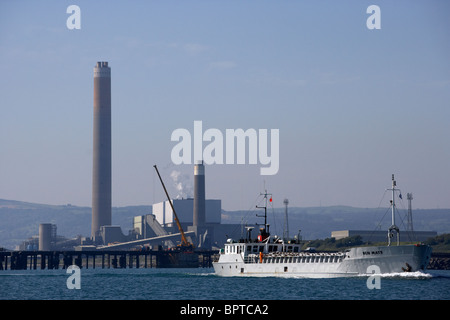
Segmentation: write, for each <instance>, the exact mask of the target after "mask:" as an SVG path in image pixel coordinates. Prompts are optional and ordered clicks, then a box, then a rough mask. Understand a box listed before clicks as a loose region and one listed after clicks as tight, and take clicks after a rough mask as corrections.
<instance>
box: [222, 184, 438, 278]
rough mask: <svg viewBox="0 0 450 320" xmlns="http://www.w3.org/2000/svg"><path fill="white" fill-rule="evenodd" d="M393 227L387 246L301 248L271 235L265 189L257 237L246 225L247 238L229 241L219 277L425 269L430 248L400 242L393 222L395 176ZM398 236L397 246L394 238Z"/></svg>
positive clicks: (315, 275) (295, 242)
mask: <svg viewBox="0 0 450 320" xmlns="http://www.w3.org/2000/svg"><path fill="white" fill-rule="evenodd" d="M387 190H390V191H392V200H391V207H392V225H391V226H390V227H389V229H388V232H387V242H388V243H387V245H383V246H361V247H354V248H350V249H346V250H343V251H340V252H315V250H311V249H307V250H302V247H303V244H301V243H300V240H299V239H293V240H284V239H280V238H278V237H273V236H271V235H270V233H269V230H268V229H269V226H268V224H267V198H268V197H267V191H266V192H265V194H264V198H265V202H266V204H265V207H262V208H264V209H265V210H264V217H265V219H264V224H263V225H262V226H263V227H262V228H260V230H259V235H258V237H257V239H252V237H251V231H252V229H253V227H246V228H247V237H246V239H240V240H238V241H235V240H233V239H228V240H227V242H226V243H225V245H224V247H223V248H222V249H221V250H220V255H219V259H218V261H216V262H213V267H214V272H215V274H216V275H219V276H243V277H248V276H287V277H289V276H292V277H306V278H333V277H348V276H359V275H372V274H374V273H376V274H389V273H401V272H415V271H421V270H425V269H426V267H427V265H428V263H429V260H430V258H431V251H432V250H431V247H430V246H428V245H423V244H411V245H400V243H399V239H400V237H399V234H400V231H399V228H398V227H397V226H396V224H395V193H396V192H397V191H398V190H399V189H397V188H396V181H395V180H394V175H392V188H391V189H387ZM394 236H396V237H397V244H396V245H393V244H392V240H393V238H394Z"/></svg>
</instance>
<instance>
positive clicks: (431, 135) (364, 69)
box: [0, 0, 450, 210]
mask: <svg viewBox="0 0 450 320" xmlns="http://www.w3.org/2000/svg"><path fill="white" fill-rule="evenodd" d="M72 4H75V5H77V6H79V8H80V18H81V19H80V27H81V28H80V29H69V28H68V27H67V20H68V19H69V18H70V16H71V13H67V8H68V7H69V6H70V5H72ZM372 4H375V5H378V6H379V8H380V16H379V17H380V26H381V29H369V28H368V27H367V23H366V22H367V20H368V18H370V17H371V13H367V12H366V10H367V8H368V7H369V6H370V5H372ZM448 12H450V3H449V2H448V1H378V0H375V1H372V0H371V1H361V0H354V1H300V0H298V1H266V0H259V1H251V0H248V1H246V0H240V1H137V0H136V1H100V0H99V1H76V0H71V1H20V0H19V1H9V0H1V1H0V198H1V199H10V200H20V201H28V202H37V203H46V204H68V203H70V204H72V205H78V206H91V194H92V154H93V151H92V131H93V127H92V126H93V68H94V66H95V64H96V62H97V61H108V62H109V66H110V67H111V77H112V170H113V172H112V189H113V191H112V192H113V194H112V199H113V200H112V201H113V206H128V205H148V204H152V203H156V202H160V201H163V200H165V196H164V193H163V189H162V187H161V185H160V183H159V180H158V178H157V176H156V174H155V171H154V169H153V165H154V164H156V165H158V168H159V169H160V172H161V175H162V177H163V179H164V180H165V183H166V185H167V186H168V189H169V194H171V196H172V197H174V198H175V197H176V196H179V195H180V190H178V189H177V186H176V184H175V183H174V181H173V177H178V179H179V181H178V183H181V184H182V185H183V188H185V189H184V190H188V191H189V190H192V185H193V165H192V164H181V165H175V164H174V162H173V160H172V158H171V152H172V149H173V148H174V146H175V145H176V144H177V142H174V141H172V140H171V135H172V132H173V131H174V130H176V129H179V128H184V129H186V130H188V131H189V132H190V133H191V134H192V135H193V134H194V121H202V126H203V131H206V130H207V129H217V130H218V131H220V132H222V133H223V134H224V135H225V132H226V130H227V129H239V128H240V129H243V130H247V129H250V128H254V129H255V130H258V129H267V130H268V132H270V130H275V129H277V130H279V170H278V172H277V173H276V174H275V175H261V174H260V168H261V166H262V165H261V163H259V162H258V163H257V164H249V163H248V162H249V161H247V162H246V163H245V164H212V165H207V166H206V168H205V169H206V190H207V191H206V196H207V198H210V199H222V208H223V209H225V210H238V209H243V210H246V209H250V208H251V207H252V206H254V201H255V199H256V198H257V197H258V196H259V194H260V193H261V192H263V191H264V189H267V191H268V192H269V193H271V194H272V197H273V205H274V207H282V206H283V200H284V199H285V198H288V199H289V205H290V206H295V207H308V206H331V205H349V206H355V207H378V206H380V205H381V206H389V197H386V196H385V190H386V189H387V188H389V187H390V186H391V174H395V177H396V180H397V186H398V187H399V188H400V189H401V191H402V193H403V194H406V193H407V192H410V193H413V196H414V200H413V207H415V208H450V125H449V124H450V103H449V101H450V59H449V57H450V22H449V21H450V20H449V19H448ZM206 145H208V143H207V142H203V148H205V146H206ZM224 145H225V142H224ZM179 186H180V185H178V187H179ZM405 198H406V197H404V199H405ZM380 201H381V202H380Z"/></svg>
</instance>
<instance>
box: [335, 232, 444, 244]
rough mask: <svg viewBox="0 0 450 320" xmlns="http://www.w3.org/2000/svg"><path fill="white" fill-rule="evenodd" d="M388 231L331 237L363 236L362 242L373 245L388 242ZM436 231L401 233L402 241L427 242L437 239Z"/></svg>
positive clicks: (348, 233) (340, 233)
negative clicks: (430, 239) (429, 239)
mask: <svg viewBox="0 0 450 320" xmlns="http://www.w3.org/2000/svg"><path fill="white" fill-rule="evenodd" d="M387 235H388V234H387V231H381V230H375V231H370V230H341V231H332V232H331V237H332V238H335V239H336V240H339V239H343V238H347V237H354V236H361V238H362V241H364V242H367V241H370V242H372V243H375V242H387ZM436 236H437V232H436V231H404V232H400V241H405V242H412V241H418V242H420V241H425V240H427V239H428V238H432V237H436Z"/></svg>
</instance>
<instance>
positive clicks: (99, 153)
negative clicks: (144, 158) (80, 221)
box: [91, 62, 111, 239]
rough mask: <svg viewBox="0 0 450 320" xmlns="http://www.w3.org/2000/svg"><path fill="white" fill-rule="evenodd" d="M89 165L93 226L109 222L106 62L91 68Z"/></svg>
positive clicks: (108, 74)
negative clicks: (91, 158) (91, 129)
mask: <svg viewBox="0 0 450 320" xmlns="http://www.w3.org/2000/svg"><path fill="white" fill-rule="evenodd" d="M93 142H94V143H93V150H94V152H93V153H94V157H93V166H92V230H91V236H92V238H93V239H95V238H96V237H97V236H98V232H99V231H100V227H101V226H106V225H111V69H110V68H109V67H108V62H97V65H96V66H95V68H94V141H93Z"/></svg>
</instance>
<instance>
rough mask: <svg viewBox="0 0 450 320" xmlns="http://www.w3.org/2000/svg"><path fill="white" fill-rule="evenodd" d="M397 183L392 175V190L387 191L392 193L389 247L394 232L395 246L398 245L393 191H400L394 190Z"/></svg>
mask: <svg viewBox="0 0 450 320" xmlns="http://www.w3.org/2000/svg"><path fill="white" fill-rule="evenodd" d="M396 186H397V182H396V181H395V179H394V174H392V189H387V190H390V191H392V200H391V210H392V221H391V222H392V225H391V226H390V227H389V229H388V246H390V245H391V238H393V237H394V231H395V233H396V234H397V245H399V244H400V230H399V228H398V227H397V226H396V225H395V191H397V190H398V191H400V189H396V188H395V187H396Z"/></svg>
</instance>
